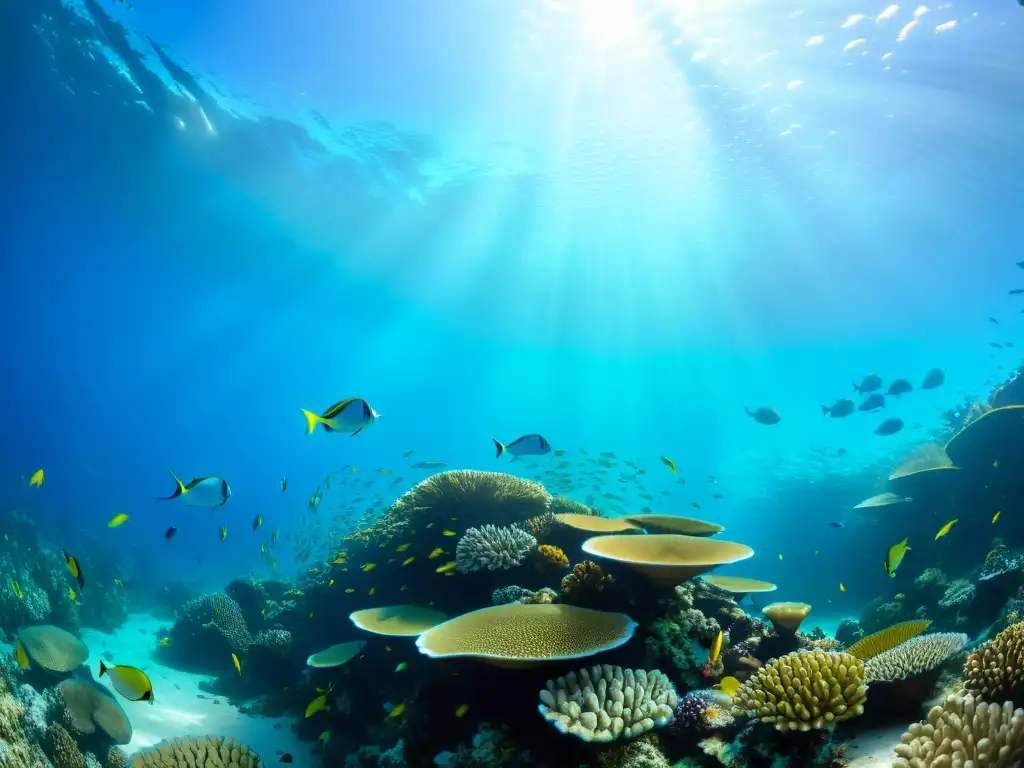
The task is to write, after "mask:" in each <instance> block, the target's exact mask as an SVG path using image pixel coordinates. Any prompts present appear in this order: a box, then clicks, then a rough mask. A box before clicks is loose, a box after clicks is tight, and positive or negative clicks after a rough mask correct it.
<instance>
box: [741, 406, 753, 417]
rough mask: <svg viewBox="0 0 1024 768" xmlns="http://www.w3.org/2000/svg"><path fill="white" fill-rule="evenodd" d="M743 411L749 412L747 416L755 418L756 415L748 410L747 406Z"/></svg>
mask: <svg viewBox="0 0 1024 768" xmlns="http://www.w3.org/2000/svg"><path fill="white" fill-rule="evenodd" d="M743 410H744V411H746V412H747V416H753V415H754V414H753V413H751V411H750V409H749V408H747V407H746V406H744V407H743Z"/></svg>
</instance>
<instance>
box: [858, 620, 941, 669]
mask: <svg viewBox="0 0 1024 768" xmlns="http://www.w3.org/2000/svg"><path fill="white" fill-rule="evenodd" d="M931 625H932V623H931V621H928V620H924V621H902V622H900V623H899V624H893V625H892V626H891V627H886V628H885V629H880V630H878V631H877V632H875V633H874V634H871V635H868V636H867V637H862V638H861V639H860V640H858V641H857V642H856V643H854V644H853V645H851V646H850V647H849V648H847V649H846V652H847V653H848V654H850V655H851V656H856V657H857V658H858V659H861V660H862V661H867V660H868V659H870V658H871V657H872V656H877V655H878V654H880V653H885V652H886V651H888V650H891V649H893V648H895V647H896V646H897V645H900V644H901V643H905V642H906V641H907V640H909V639H910V638H912V637H917V636H918V635H920V634H921V633H922V632H924V631H925V630H926V629H928V627H930V626H931Z"/></svg>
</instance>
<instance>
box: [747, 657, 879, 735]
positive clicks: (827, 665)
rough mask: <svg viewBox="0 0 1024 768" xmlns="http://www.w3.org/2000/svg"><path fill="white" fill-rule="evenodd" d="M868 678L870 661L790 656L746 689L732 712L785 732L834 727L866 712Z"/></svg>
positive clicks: (766, 669)
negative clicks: (866, 667)
mask: <svg viewBox="0 0 1024 768" xmlns="http://www.w3.org/2000/svg"><path fill="white" fill-rule="evenodd" d="M864 675H865V671H864V662H862V661H861V660H860V659H858V658H856V657H854V656H851V655H850V654H848V653H826V652H824V651H813V652H807V651H797V652H795V653H790V654H787V655H786V656H782V657H780V658H778V659H775V660H774V661H772V662H770V663H769V664H767V665H765V666H764V667H762V668H761V669H759V670H758V671H757V672H756V673H755V674H754V675H753V677H751V678H750V679H749V680H747V682H745V683H744V684H743V685H742V686H740V689H739V690H738V691H737V692H736V695H735V697H734V698H733V711H732V713H733V715H736V716H739V715H746V716H747V717H750V718H753V719H755V720H760V721H761V722H763V723H771V724H772V725H774V726H775V728H776V730H779V731H785V730H792V731H797V730H799V731H809V730H811V729H812V728H814V729H820V728H830V727H831V726H832V725H834V724H835V723H838V722H842V721H843V720H849V719H850V718H851V717H856V716H857V715H859V714H861V713H862V712H863V711H864V701H865V699H866V698H867V691H868V688H867V685H865V682H864Z"/></svg>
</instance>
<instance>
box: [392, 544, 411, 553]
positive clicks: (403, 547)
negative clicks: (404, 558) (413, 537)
mask: <svg viewBox="0 0 1024 768" xmlns="http://www.w3.org/2000/svg"><path fill="white" fill-rule="evenodd" d="M409 546H410V545H409V544H399V545H398V546H397V547H395V552H405V550H407V549H408V548H409Z"/></svg>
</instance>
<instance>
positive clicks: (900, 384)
mask: <svg viewBox="0 0 1024 768" xmlns="http://www.w3.org/2000/svg"><path fill="white" fill-rule="evenodd" d="M913 391H914V385H913V384H911V383H910V382H909V381H907V380H906V379H895V380H894V381H893V382H892V383H891V384H890V385H889V391H888V392H886V393H885V394H887V395H893V396H898V395H905V394H906V393H907V392H913Z"/></svg>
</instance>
